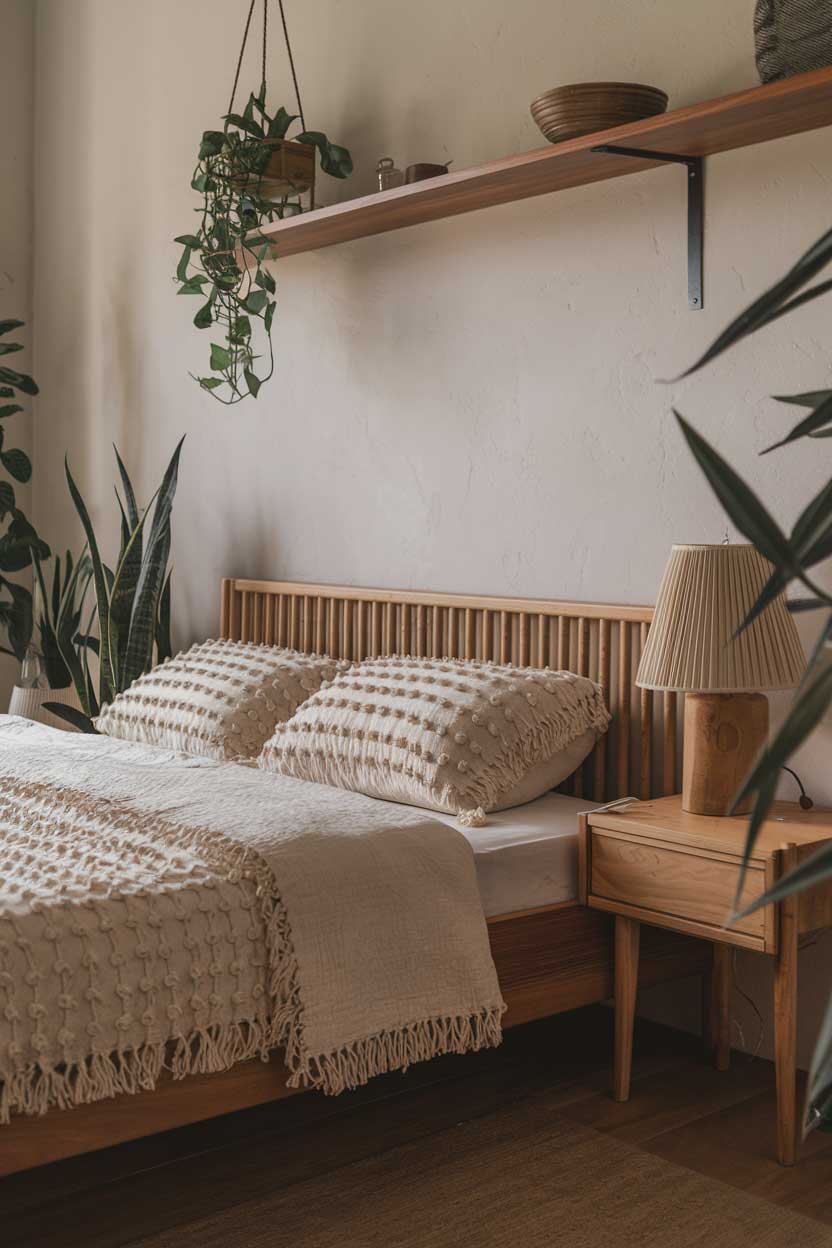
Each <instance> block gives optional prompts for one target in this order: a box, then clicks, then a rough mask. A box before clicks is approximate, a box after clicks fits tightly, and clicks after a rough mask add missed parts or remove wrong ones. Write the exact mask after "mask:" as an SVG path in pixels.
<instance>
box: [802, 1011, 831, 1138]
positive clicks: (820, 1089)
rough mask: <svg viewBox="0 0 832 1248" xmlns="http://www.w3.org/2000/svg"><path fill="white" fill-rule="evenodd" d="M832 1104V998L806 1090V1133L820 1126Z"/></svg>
mask: <svg viewBox="0 0 832 1248" xmlns="http://www.w3.org/2000/svg"><path fill="white" fill-rule="evenodd" d="M830 1102H832V998H830V1000H829V1003H828V1005H827V1007H826V1014H825V1015H824V1019H823V1022H822V1023H821V1028H820V1031H819V1033H818V1038H817V1040H816V1041H815V1050H814V1053H813V1054H812V1064H811V1066H810V1067H809V1083H808V1086H807V1089H806V1114H805V1122H804V1131H811V1130H812V1128H813V1127H817V1126H819V1125H820V1120H821V1119H822V1118H823V1117H824V1116H826V1115H827V1114H828V1113H829V1107H830Z"/></svg>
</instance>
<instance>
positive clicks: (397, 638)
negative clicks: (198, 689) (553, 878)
mask: <svg viewBox="0 0 832 1248" xmlns="http://www.w3.org/2000/svg"><path fill="white" fill-rule="evenodd" d="M652 618H653V608H652V607H616V606H609V605H607V604H601V603H593V602H550V601H547V600H542V601H536V600H533V599H529V598H483V597H479V596H476V595H469V594H431V593H423V592H421V591H417V590H392V589H356V588H354V587H352V586H346V585H304V584H302V583H297V582H291V581H251V580H241V579H235V580H232V579H229V580H224V581H223V582H222V614H221V623H220V628H221V633H222V636H223V637H227V638H230V639H232V640H234V641H254V642H266V643H267V644H269V645H280V646H292V647H293V648H294V649H296V650H301V651H304V652H305V653H308V654H312V653H321V654H330V655H333V656H334V657H336V658H349V659H362V658H366V657H367V656H369V655H377V654H399V655H405V654H413V655H419V656H428V657H437V658H438V657H445V656H449V657H453V658H465V659H492V660H494V661H495V662H498V663H515V664H517V665H519V666H521V667H525V666H534V667H546V666H548V667H552V668H559V669H563V668H566V669H568V670H570V671H573V672H579V673H580V674H581V675H584V676H590V677H591V678H592V679H593V680H597V681H598V682H599V683H600V684H601V685H602V686H603V688H604V691H605V694H606V697H607V702H608V705H609V707H610V709H611V710H612V712H613V716H614V719H613V724H612V727H611V729H610V731H609V733H607V735H606V737H604V738H602V739H601V741H600V742H599V743H598V745H597V746H596V748H595V750H594V751H593V753H592V755H591V756H590V757H589V758H588V759H587V761H586V763H585V764H584V765H583V767H582V768H581V769H580V770H579V771H578V772H576V774H575V775H574V776H573V777H572V778H571V779H570V781H568V782H567V784H566V785H565V786H562V787H564V788H565V790H566V791H567V792H571V793H574V794H575V795H576V796H579V797H580V796H586V797H588V798H591V799H592V800H593V801H596V802H601V801H609V800H611V799H613V798H616V797H623V796H628V795H631V794H632V795H635V796H638V797H642V798H647V797H662V796H664V795H665V794H669V793H674V792H676V791H677V783H676V782H677V777H678V765H679V760H678V744H679V742H678V738H679V733H678V714H677V705H676V695H675V694H673V693H664V694H662V693H653V692H651V691H650V690H647V689H636V687H635V684H634V680H635V672H636V669H637V666H638V660H639V657H640V655H641V651H642V649H643V647H644V642H645V640H646V638H647V631H648V629H649V627H650V621H651V620H652Z"/></svg>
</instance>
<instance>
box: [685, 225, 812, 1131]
mask: <svg viewBox="0 0 832 1248" xmlns="http://www.w3.org/2000/svg"><path fill="white" fill-rule="evenodd" d="M830 262H832V230H830V231H827V233H826V234H824V235H823V236H822V237H821V238H819V239H818V240H817V242H816V243H814V244H813V246H812V247H810V248H809V249H808V250H807V251H806V252H805V253H804V255H802V256H801V257H800V259H799V260H798V261H797V263H796V264H795V265H794V266H793V267H792V268H791V269H790V270H789V271H788V273H786V274H785V275H784V277H782V278H781V279H780V280H779V281H778V282H775V283H774V285H773V286H771V287H770V288H769V289H768V290H767V291H765V292H764V293H763V294H762V295H761V296H760V297H759V298H758V299H756V300H755V301H754V302H753V303H752V304H751V305H750V306H749V307H748V308H746V309H745V310H744V311H743V312H741V313H740V315H739V316H737V317H736V318H735V319H734V320H733V321H732V322H731V324H730V325H729V326H728V327H727V328H726V329H725V330H724V331H723V332H722V333H721V334H720V335H719V336H718V337H717V338H716V339H715V340H714V342H713V343H712V344H711V346H710V347H709V348H708V349H707V350H706V351H705V353H704V354H703V355H702V356H701V357H700V359H699V360H697V361H696V363H695V364H694V365H693V366H692V367H691V368H689V369H688V370H687V372H686V373H684V374H682V375H683V376H689V375H690V374H691V373H694V372H696V371H697V370H698V369H699V368H702V367H703V366H704V365H705V364H707V363H709V362H711V361H712V360H714V359H716V358H717V357H718V356H719V355H721V354H722V353H723V352H724V351H726V350H728V349H729V348H730V347H732V346H734V345H735V344H736V343H738V342H740V341H741V340H742V339H744V338H746V337H747V336H749V335H750V334H753V333H756V332H757V331H758V330H760V329H762V328H763V327H764V326H767V325H770V324H772V322H773V321H775V320H777V319H779V318H780V317H782V316H787V315H789V314H790V313H791V312H793V311H795V310H796V309H797V308H800V307H804V306H806V305H807V304H809V303H810V302H812V301H814V300H816V299H819V298H821V297H823V296H826V295H828V294H830V293H832V279H826V280H823V281H820V282H817V283H815V284H813V285H810V283H811V282H812V281H813V279H814V278H815V277H816V276H817V275H818V274H819V273H820V271H821V270H822V269H823V268H825V267H826V266H827V265H828V264H829V263H830ZM776 401H777V402H779V403H785V404H791V405H796V406H799V407H806V408H809V409H810V410H809V412H808V414H807V415H806V416H804V417H803V418H802V419H801V420H799V421H798V422H797V423H796V424H795V425H793V427H792V428H791V429H790V430H789V432H788V433H787V434H786V435H785V436H784V437H782V438H780V439H778V440H777V441H776V442H774V443H773V444H771V445H770V446H767V447H766V448H765V449H764V451H763V452H761V453H762V454H768V453H770V452H771V451H774V450H776V449H781V448H784V447H788V446H790V445H793V444H794V443H795V442H798V441H800V440H801V439H803V438H815V439H825V438H829V437H832V390H829V389H822V390H809V391H805V392H803V393H800V394H794V395H778V396H776ZM676 415H677V419H678V420H679V425H680V428H681V430H682V432H683V434H684V436H685V439H686V441H687V443H688V446H689V448H690V450H691V452H692V453H693V455H694V457H695V459H696V461H697V463H698V464H699V466H700V468H701V469H702V471H703V472H704V474H705V476H706V478H707V480H708V482H709V484H710V485H711V488H712V490H713V492H714V494H715V495H716V497H717V498H718V499H719V501H720V503H721V504H722V506H723V508H724V510H725V512H726V514H727V515H728V516H729V518H730V519H731V520H732V521H733V523H734V524H735V525H736V527H737V528H738V529H739V531H740V532H741V533H742V534H743V536H745V537H746V538H748V540H749V541H751V542H753V543H754V545H755V546H756V547H757V549H758V550H759V551H760V553H761V554H762V555H764V556H765V557H766V558H767V559H769V560H770V562H771V563H772V565H773V568H772V573H771V576H770V577H769V580H768V582H767V584H766V585H765V587H764V588H763V591H762V593H761V594H760V595H759V597H758V600H757V602H756V603H755V604H754V607H753V608H752V610H751V612H750V613H749V615H748V617H747V619H746V620H745V621H744V622H743V625H742V626H741V629H740V630H739V631H742V628H746V627H747V626H748V625H749V624H750V623H751V622H753V620H754V619H756V618H757V616H759V615H760V614H761V613H762V612H763V611H764V610H766V609H767V607H768V606H769V605H770V604H771V603H772V602H773V601H774V600H775V599H776V598H777V597H778V596H779V595H780V594H781V593H783V592H784V591H785V590H786V589H787V587H788V586H789V585H790V584H791V583H792V582H793V581H795V580H799V581H801V582H802V583H803V584H804V585H805V586H806V587H807V589H808V590H809V597H806V598H801V599H795V600H792V601H791V602H788V603H787V606H788V609H789V610H790V611H791V612H792V613H795V614H798V613H803V612H807V611H818V610H825V611H826V612H827V617H826V620H825V621H824V624H823V626H822V628H821V631H820V635H819V637H818V639H817V641H816V643H815V645H814V648H813V652H812V655H811V657H810V659H809V663H808V665H807V669H806V673H805V676H804V678H803V681H802V682H801V685H800V687H799V688H798V690H797V692H796V694H795V698H794V701H793V702H792V705H791V707H790V709H789V712H788V714H787V716H786V719H785V720H784V722H783V723H782V725H781V727H780V728H779V730H778V732H777V733H776V734H775V736H774V739H773V740H772V741H771V743H770V744H769V745H768V747H767V748H766V749H765V750H764V751H763V753H762V754H761V756H760V758H759V759H758V760H757V762H756V764H755V766H754V768H753V769H752V771H751V774H750V775H749V776H748V778H747V779H746V781H745V782H744V784H743V785H742V787H741V789H740V791H739V793H738V794H737V796H736V798H735V799H734V803H733V805H732V810H736V807H737V806H738V804H739V803H740V802H741V801H743V799H745V798H747V797H748V796H749V795H753V797H754V804H753V809H752V813H751V816H750V819H749V822H748V828H747V832H746V841H745V847H744V851H743V860H742V866H741V869H740V873H739V876H740V878H739V884H738V887H737V896H736V899H735V903H734V905H735V914H734V915H733V916H732V918H731V920H729V922H733V921H735V920H736V919H738V918H741V917H743V916H745V915H749V914H752V913H753V912H754V911H756V910H759V909H760V908H761V907H763V906H766V905H771V904H775V903H777V902H780V901H782V900H783V899H784V898H786V897H789V896H792V895H794V894H796V893H800V892H802V891H804V890H805V889H807V888H812V887H816V886H817V885H820V884H823V883H826V882H828V881H829V880H830V879H832V844H829V845H822V846H821V847H820V848H819V849H818V850H817V851H816V852H815V853H814V854H813V855H812V856H811V857H810V858H808V859H807V860H806V861H804V862H802V863H800V864H799V865H798V866H797V867H795V868H794V869H793V870H792V871H790V872H789V873H788V874H787V875H785V876H784V877H783V878H782V879H780V880H778V881H777V883H776V884H775V885H774V886H773V887H772V888H770V889H768V890H767V891H766V892H765V893H763V895H762V896H761V897H758V898H757V899H756V900H755V901H754V902H753V903H752V904H751V905H749V906H746V907H744V908H740V894H741V889H742V886H743V881H744V879H745V876H746V870H747V866H748V861H749V858H750V856H751V854H752V853H753V851H754V846H755V844H756V842H757V839H758V837H759V834H760V829H761V828H762V825H763V823H764V821H765V819H766V818H767V816H768V815H769V813H770V810H771V807H772V804H773V802H774V797H775V793H776V790H777V785H778V781H779V777H780V773H781V768H782V767H783V766H784V765H786V764H787V763H788V762H789V761H790V760H791V758H792V757H793V755H794V753H795V751H796V750H798V749H799V748H800V747H801V746H802V745H803V744H804V743H805V742H806V741H807V740H808V739H809V738H810V737H811V736H812V734H813V733H814V732H815V731H816V729H817V728H818V726H819V724H820V723H821V721H822V720H823V719H824V717H825V716H827V715H828V713H829V710H830V708H831V707H832V595H830V594H829V593H827V592H826V591H825V590H824V589H821V588H820V587H818V586H817V585H815V584H814V583H813V581H812V579H811V573H812V570H813V568H814V567H815V566H816V565H817V564H819V563H821V562H822V561H823V560H825V559H827V558H829V557H830V556H832V477H830V479H829V480H828V481H827V483H826V484H825V485H824V486H823V487H822V488H821V489H820V490H819V491H818V493H817V494H816V495H815V496H814V497H813V498H812V499H811V500H810V501H809V503H808V504H807V505H806V506H805V507H804V509H803V511H802V512H801V514H800V516H799V517H798V519H797V521H796V523H795V525H794V527H793V528H792V531H791V534H790V535H789V537H788V538H786V536H785V535H784V534H783V533H782V532H781V530H780V528H779V526H778V525H777V524H776V522H775V521H774V520H773V519H772V517H771V516H770V514H769V513H768V511H767V509H766V508H765V506H764V504H763V503H762V501H761V500H760V499H759V498H758V497H757V496H756V495H755V494H754V492H753V491H752V490H750V488H749V487H748V486H747V485H746V484H745V482H744V481H743V480H742V478H740V477H739V476H738V474H737V473H735V472H734V470H733V469H732V468H731V467H730V466H729V465H728V464H727V463H726V462H725V461H724V460H723V459H722V458H721V456H719V454H718V453H717V452H716V451H715V450H714V448H713V447H711V446H709V444H708V443H707V442H706V441H705V439H703V438H702V437H701V435H699V434H697V433H696V431H695V430H693V429H692V428H691V426H690V425H688V424H687V423H686V422H685V421H684V420H683V419H682V418H681V417H679V416H678V413H676ZM804 1125H805V1129H806V1130H810V1129H811V1128H813V1127H817V1126H821V1127H824V1129H828V1127H829V1126H830V1125H832V999H830V1002H829V1004H828V1006H827V1010H826V1016H825V1018H824V1021H823V1025H822V1027H821V1030H820V1034H819V1036H818V1040H817V1043H816V1046H815V1051H814V1056H813V1058H812V1066H811V1070H810V1074H809V1085H808V1092H807V1103H806V1113H805V1116H804Z"/></svg>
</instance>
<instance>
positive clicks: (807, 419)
mask: <svg viewBox="0 0 832 1248" xmlns="http://www.w3.org/2000/svg"><path fill="white" fill-rule="evenodd" d="M831 421H832V394H830V395H829V398H827V399H825V400H824V402H823V403H820V404H819V405H818V406H817V407H816V408H815V409H814V410H813V411H812V412H810V413H809V415H808V416H804V418H803V420H799V421H798V422H797V424H796V425H795V426H794V428H793V429H791V430H790V432H789V433H787V434H786V436H785V438H781V439H780V441H779V442H772V444H771V446H767V447H766V448H765V450H763V451H761V452H760V454H761V455H768V454H769V452H771V451H775V450H777V449H778V447H781V446H788V444H789V443H790V442H797V440H798V439H799V438H805V437H807V436H808V435H809V434H810V433H814V432H815V431H816V430H818V429H822V428H823V427H824V425H828V424H829V423H830V422H831Z"/></svg>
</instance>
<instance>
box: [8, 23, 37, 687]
mask: <svg viewBox="0 0 832 1248" xmlns="http://www.w3.org/2000/svg"><path fill="white" fill-rule="evenodd" d="M0 40H2V47H3V51H4V55H3V68H2V72H0V117H2V118H3V140H2V143H0V187H2V193H0V320H5V319H7V318H9V317H14V318H15V319H16V320H19V321H26V322H27V324H26V329H25V330H23V331H21V332H18V333H17V334H15V335H14V341H20V342H23V343H24V344H25V345H26V346H31V343H32V333H31V328H32V327H31V324H30V323H29V322H30V321H31V312H32V280H31V279H32V272H31V266H32V133H33V107H34V60H33V52H34V8H33V6H32V4H31V3H30V0H0ZM6 341H12V339H11V338H9V339H6ZM31 360H32V355H31V351H28V352H26V353H24V352H20V353H19V354H17V355H15V356H13V357H10V359H9V364H10V365H11V366H12V367H17V368H18V369H19V371H21V372H31V371H32V370H31ZM24 406H28V401H27V400H24ZM4 424H5V425H6V443H7V445H8V446H19V447H22V449H23V450H30V449H31V442H30V428H29V424H30V421H29V415H28V412H27V413H26V414H24V415H20V414H18V415H17V416H15V417H14V418H12V419H10V420H8V421H5V422H4ZM3 476H6V473H5V471H4V472H3ZM14 488H15V493H16V495H17V500H18V503H19V505H20V506H21V507H22V508H24V510H25V509H28V507H29V502H30V495H29V489H28V487H26V486H20V485H17V484H15V487H14ZM17 672H18V664H17V662H16V660H14V659H7V658H5V657H4V656H3V655H0V711H5V710H6V708H7V706H8V703H9V693H10V692H11V687H12V685H13V683H14V681H15V678H16V676H17Z"/></svg>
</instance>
